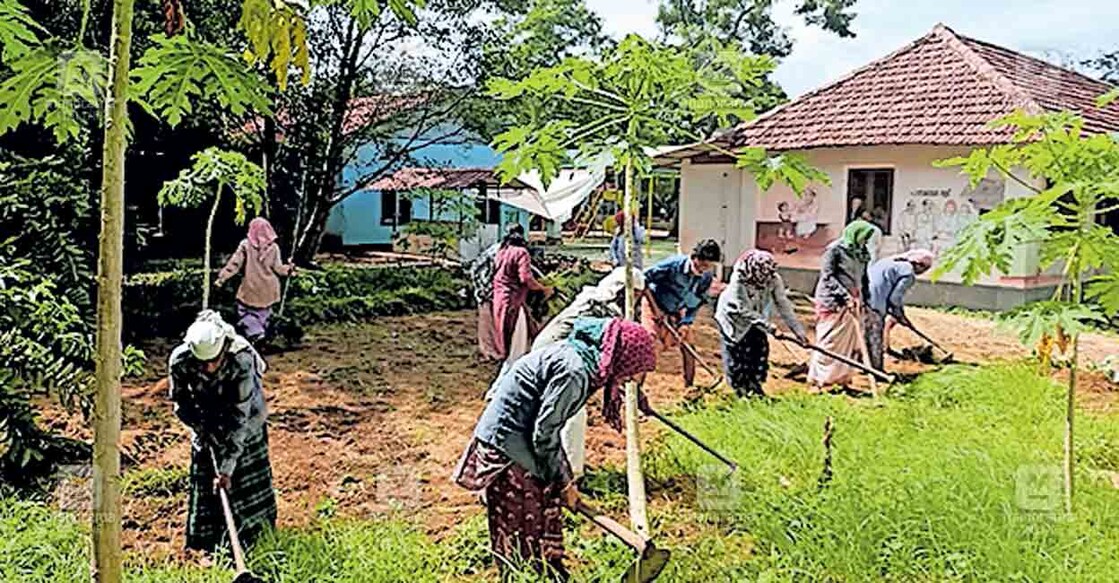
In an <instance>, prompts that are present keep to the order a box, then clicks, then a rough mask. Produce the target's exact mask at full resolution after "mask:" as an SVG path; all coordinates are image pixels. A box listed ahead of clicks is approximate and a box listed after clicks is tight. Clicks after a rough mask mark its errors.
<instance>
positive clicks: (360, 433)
mask: <svg viewBox="0 0 1119 583" xmlns="http://www.w3.org/2000/svg"><path fill="white" fill-rule="evenodd" d="M805 312H807V311H805ZM806 315H807V314H806ZM911 315H912V317H913V319H914V321H915V323H916V324H917V325H918V326H919V327H921V328H922V329H923V330H925V331H926V332H927V333H928V334H930V335H932V336H933V337H935V338H938V339H943V343H944V344H945V345H946V346H948V347H949V348H950V349H951V350H952V351H954V352H955V353H956V356H957V358H958V359H959V360H961V361H964V362H989V361H998V360H1007V359H1014V358H1020V357H1021V356H1022V355H1023V354H1024V353H1025V351H1024V349H1023V348H1022V347H1021V346H1020V345H1019V344H1018V342H1017V341H1016V339H1015V338H1013V337H1012V336H1009V335H1007V334H1004V333H1000V332H997V331H996V330H995V326H994V325H993V324H992V323H990V322H987V321H984V320H979V319H973V318H966V317H961V316H954V315H947V314H942V313H938V312H933V311H927V310H913V311H912V314H911ZM710 321H711V319H710V317H709V316H708V315H704V316H701V318H700V322H701V324H700V330H699V334H698V349H699V351H700V352H701V354H702V355H703V356H704V357H705V358H706V359H707V360H708V361H709V362H710V363H711V364H713V365H715V366H718V365H719V362H720V360H719V346H718V340H717V336H716V333H715V330H714V328H713V327H712V326H711V325H710ZM806 323H810V322H809V321H808V318H807V317H806ZM809 329H811V328H809ZM916 343H917V342H916V339H915V337H913V336H912V335H911V334H909V333H908V332H905V331H903V332H899V333H898V334H897V335H896V336H895V340H894V345H895V347H900V346H907V345H911V344H916ZM166 349H167V347H151V348H149V352H148V353H149V356H150V357H151V358H152V361H153V362H155V361H160V362H162V360H163V358H164V353H161V352H159V351H165V350H166ZM792 351H793V352H791V353H790V352H788V351H787V350H786V349H785V348H784V347H782V346H781V345H780V344H779V343H774V345H773V347H772V359H773V361H774V364H775V368H774V370H773V374H771V381H770V383H769V387H768V389H769V390H770V391H771V392H784V391H792V390H803V385H801V384H799V383H796V382H794V381H789V380H785V379H783V378H781V377H782V375H783V374H784V372H786V370H785V368H783V367H786V366H789V365H791V364H794V363H795V362H796V361H797V359H798V358H803V356H802V355H803V352H802V351H800V350H799V349H797V348H795V347H794V348H792ZM1113 353H1119V339H1116V338H1112V337H1105V336H1099V335H1088V337H1087V338H1086V339H1085V340H1084V343H1083V354H1084V358H1085V359H1094V360H1098V359H1102V358H1103V357H1104V356H1106V355H1107V354H1113ZM269 363H270V367H271V368H270V370H269V372H268V373H267V375H266V377H265V387H266V391H267V399H268V402H269V407H270V410H271V417H270V429H269V431H270V440H271V446H272V461H273V467H274V470H275V475H276V486H277V489H278V493H279V500H280V508H279V511H280V517H281V518H280V524H281V526H298V525H305V524H307V523H309V522H310V521H312V520H313V519H314V517H315V516H316V515H317V512H318V508H320V506H322V505H324V503H325V505H327V506H331V507H333V508H335V509H336V511H337V513H338V515H340V516H352V517H369V516H373V515H378V514H382V513H386V512H390V511H402V512H404V513H405V514H406V515H407V516H409V517H413V518H416V519H418V520H421V521H422V522H423V523H424V524H425V525H426V526H427V528H428V530H429V531H430V532H432V533H433V534H435V535H436V536H438V535H440V534H442V533H445V532H447V530H448V529H449V528H450V527H452V526H453V525H455V524H458V523H460V522H461V521H462V520H463V519H464V518H466V517H467V516H470V515H472V514H474V513H476V512H478V511H479V507H478V506H477V504H476V503H475V502H474V501H473V499H472V498H471V496H469V495H468V494H466V493H465V492H464V491H462V490H461V489H459V488H456V487H454V486H453V485H452V484H451V483H450V481H449V478H448V477H449V474H450V472H451V469H452V468H453V467H454V465H455V462H456V461H457V459H458V456H459V454H460V453H461V451H462V449H463V447H464V446H465V444H466V442H467V441H468V439H469V435H470V432H471V430H472V429H473V425H474V422H475V420H476V419H477V416H478V414H479V413H480V411H481V408H482V404H483V403H482V400H481V395H482V394H483V392H484V391H485V389H486V387H487V386H488V385H489V382H490V379H491V377H492V376H493V374H494V373H495V367H494V366H493V365H488V364H483V363H481V362H479V361H478V359H477V357H476V351H475V323H474V315H473V313H472V312H453V313H439V314H429V315H423V316H412V317H403V318H393V319H382V320H377V321H375V322H372V323H367V324H360V325H336V326H328V327H321V328H316V329H313V330H312V331H311V332H310V334H309V335H308V337H307V338H306V340H305V348H303V349H301V350H298V351H295V352H290V353H286V354H280V355H274V356H272V357H270V358H269ZM888 366H889V367H890V368H891V369H892V370H902V371H906V372H916V371H919V370H921V369H922V367H921V366H919V365H915V364H912V363H898V362H896V361H889V363H888ZM163 372H164V371H162V370H154V371H152V375H153V376H152V379H149V381H148V382H143V383H135V384H130V385H129V386H127V387H126V388H125V398H124V412H125V417H124V419H125V421H124V440H123V441H124V447H125V451H126V452H127V453H128V456H129V457H130V458H131V459H132V460H133V461H134V465H133V466H132V468H131V471H133V472H135V471H137V470H140V471H150V470H152V469H156V468H185V467H186V466H187V465H188V461H189V444H188V438H187V431H186V429H185V428H184V427H183V426H182V425H181V424H180V423H178V422H177V421H176V420H175V419H174V418H173V416H172V414H171V411H170V406H169V404H168V402H167V400H166V398H165V395H166V388H167V387H166V381H163V380H156V379H159V376H160V375H162V374H163ZM711 381H712V379H710V378H708V377H707V375H705V374H704V373H703V372H702V371H701V372H700V373H699V379H698V382H699V383H700V384H710V382H711ZM1087 386H1088V389H1087V391H1086V395H1087V396H1086V399H1085V400H1086V402H1087V403H1089V404H1090V406H1093V407H1098V408H1104V409H1108V410H1116V409H1119V407H1117V406H1116V404H1117V403H1119V401H1117V399H1116V393H1115V392H1114V391H1113V390H1112V388H1111V387H1110V385H1107V384H1106V382H1104V381H1103V380H1102V378H1100V377H1098V375H1096V376H1095V377H1093V376H1092V375H1089V376H1088V382H1087ZM646 389H647V391H648V393H649V394H650V398H651V401H652V402H653V404H654V406H657V407H659V408H662V409H665V410H669V409H671V408H673V407H675V406H677V405H678V404H679V403H680V402H681V401H683V400H684V399H686V398H689V397H695V396H696V395H693V394H686V393H685V392H684V390H683V388H682V382H681V380H680V356H679V354H678V353H677V352H668V353H664V354H663V355H662V357H661V362H660V363H659V370H658V372H657V373H656V374H653V375H650V378H649V380H648V381H647V385H646ZM724 390H725V389H720V391H724ZM596 410H597V401H595V403H594V405H593V406H592V408H591V411H592V421H591V423H592V427H591V430H590V433H589V436H588V441H589V446H590V450H591V451H590V452H589V455H588V459H589V462H590V463H591V464H592V465H601V464H603V463H612V464H615V465H621V464H622V462H623V456H624V443H623V439H622V438H621V437H620V436H619V435H617V434H615V433H614V432H612V431H611V430H609V429H607V428H605V427H604V425H603V424H602V423H601V421H600V420H599V418H598V417H597V414H596ZM48 419H49V420H50V423H51V424H52V425H53V426H54V427H55V428H56V429H64V430H65V431H66V432H67V433H69V434H71V435H74V436H76V437H82V438H86V439H88V438H89V437H90V436H89V434H88V431H87V430H86V429H85V428H84V427H83V426H82V425H81V424H80V421H79V420H78V419H75V418H72V417H65V416H58V415H54V416H50V415H48ZM643 427H644V428H645V429H644V432H645V435H647V436H652V435H654V434H655V433H656V432H657V431H659V430H660V429H659V428H658V427H656V426H655V425H653V424H649V423H646V424H645V425H643ZM185 511H186V497H185V494H184V493H178V494H176V495H174V496H167V497H130V498H128V499H127V501H126V509H125V516H126V517H127V520H126V537H125V538H126V544H127V545H128V546H129V547H130V548H131V549H132V550H142V551H143V552H144V554H145V555H148V556H157V557H158V556H161V555H175V554H177V553H178V552H179V549H181V547H182V538H183V524H184V522H185Z"/></svg>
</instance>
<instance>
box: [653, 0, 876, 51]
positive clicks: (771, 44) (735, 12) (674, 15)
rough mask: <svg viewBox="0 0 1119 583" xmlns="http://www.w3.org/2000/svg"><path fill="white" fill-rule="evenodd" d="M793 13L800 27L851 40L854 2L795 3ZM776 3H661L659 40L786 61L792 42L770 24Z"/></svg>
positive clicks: (670, 0)
mask: <svg viewBox="0 0 1119 583" xmlns="http://www.w3.org/2000/svg"><path fill="white" fill-rule="evenodd" d="M798 1H799V3H798V5H797V9H796V13H797V14H798V15H801V16H803V17H804V20H805V23H806V24H809V25H815V26H819V27H821V28H823V29H824V30H827V31H829V32H833V33H835V34H837V35H839V36H841V37H853V36H855V33H854V31H852V30H851V21H852V20H854V17H855V15H854V13H852V12H851V11H850V10H851V8H852V7H853V6H854V5H855V1H856V0H798ZM777 3H778V0H661V3H660V10H659V13H658V14H657V24H658V25H659V26H660V29H661V31H662V33H663V34H665V35H668V36H674V37H677V38H680V39H682V40H683V41H685V43H687V44H693V45H694V44H698V43H699V42H701V40H702V39H704V38H706V37H708V36H715V37H716V38H718V39H719V40H721V41H723V42H724V43H728V44H732V43H733V44H737V45H738V46H739V47H740V48H741V49H742V50H745V51H749V52H751V53H754V54H756V55H770V56H772V57H777V58H781V57H787V56H788V55H789V53H790V52H792V47H793V41H792V39H790V38H789V35H788V33H787V30H786V28H785V27H782V26H781V25H780V24H778V23H777V22H776V21H775V20H774V19H773V14H772V12H773V6H774V5H775V4H777Z"/></svg>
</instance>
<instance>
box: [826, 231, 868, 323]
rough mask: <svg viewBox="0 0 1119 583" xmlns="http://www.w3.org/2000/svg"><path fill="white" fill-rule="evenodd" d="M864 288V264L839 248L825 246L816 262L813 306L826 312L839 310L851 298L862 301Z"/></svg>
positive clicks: (865, 288) (836, 245)
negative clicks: (818, 278) (819, 307)
mask: <svg viewBox="0 0 1119 583" xmlns="http://www.w3.org/2000/svg"><path fill="white" fill-rule="evenodd" d="M868 287H869V282H868V280H867V275H866V264H865V263H863V262H862V261H860V260H858V259H857V258H855V257H854V256H853V255H851V253H850V252H848V251H847V249H846V248H845V247H843V246H842V245H839V244H832V245H831V246H829V247H828V249H827V251H825V252H824V256H823V257H822V258H821V259H820V280H819V281H817V282H816V303H817V304H819V305H820V306H821V307H823V308H825V309H827V310H833V311H834V310H839V309H842V308H843V307H845V306H846V305H847V304H848V303H849V302H850V301H851V299H852V298H866V297H867V292H868V290H867V288H868Z"/></svg>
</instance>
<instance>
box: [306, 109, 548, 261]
mask: <svg viewBox="0 0 1119 583" xmlns="http://www.w3.org/2000/svg"><path fill="white" fill-rule="evenodd" d="M446 133H448V132H447V128H445V127H444V128H437V129H435V130H433V131H432V132H431V133H430V136H431V137H435V136H439V135H445V134H446ZM420 139H421V140H422V139H425V138H424V137H421V138H420ZM427 139H431V138H427ZM401 141H402V142H403V141H404V140H401ZM412 157H413V159H414V161H413V162H412V163H409V164H406V165H407V166H417V167H425V168H485V169H490V168H493V167H495V166H497V164H498V162H500V160H501V156H500V154H498V153H497V152H496V151H495V150H494V149H493V148H491V147H490V146H488V145H486V144H484V143H482V142H481V140H470V139H468V140H466V141H465V142H464V143H453V144H452V143H435V144H432V145H429V146H426V147H424V148H422V149H420V150H418V151H416V152H415V153H414V154H413V156H412ZM384 159H385V157H384V155H383V153H382V152H380V151H379V149H378V148H376V147H375V146H372V145H369V146H363V147H362V148H360V149H359V150H358V153H357V157H356V160H355V161H354V162H352V163H351V164H350V165H349V166H347V167H346V168H345V169H344V170H343V171H342V181H343V183H344V185H345V186H347V187H352V186H353V185H354V184H355V181H356V180H357V179H358V178H359V177H360V176H362V175H363V174H366V173H368V172H371V171H374V170H375V169H377V168H378V167H379V166H381V165H382V164H384ZM491 204H492V205H493V206H495V207H497V208H495V209H493V210H495V211H497V212H488V213H482V214H483V215H485V216H483V217H481V220H482V222H483V223H484V224H489V225H494V224H496V226H497V229H498V231H497V232H499V233H500V232H503V229H504V227H505V225H506V224H507V223H509V222H514V221H515V222H519V223H521V224H522V225H523V226H524V227H525V229H528V223H529V219H530V218H531V215H530V214H529V213H528V212H526V211H524V210H521V209H518V208H516V207H513V206H510V205H507V204H504V203H500V202H497V201H494V202H493V203H491ZM497 209H500V210H497ZM394 211H395V214H396V215H397V216H393V213H394ZM401 213H404V214H407V215H408V217H407V218H406V219H404V220H402V219H403V217H401V216H400V215H401ZM436 218H437V219H443V220H455V217H436ZM431 219H432V217H431V209H430V205H429V204H428V201H426V200H423V199H416V200H414V201H407V200H401V199H400V197H398V196H397V195H396V194H395V193H391V192H390V193H383V192H381V191H377V190H361V191H358V192H356V193H354V194H352V195H350V196H349V197H348V198H346V199H345V200H344V201H342V202H341V203H339V204H337V205H336V206H335V207H334V209H333V210H332V211H331V214H330V219H329V220H328V221H327V232H328V233H330V234H331V235H335V236H338V237H340V238H341V240H342V244H343V245H346V246H359V245H370V246H391V245H392V243H393V241H394V240H395V238H396V234H397V232H398V230H399V228H400V225H401V224H403V223H406V222H408V221H409V220H413V221H424V220H431Z"/></svg>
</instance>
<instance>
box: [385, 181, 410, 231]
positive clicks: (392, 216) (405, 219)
mask: <svg viewBox="0 0 1119 583" xmlns="http://www.w3.org/2000/svg"><path fill="white" fill-rule="evenodd" d="M411 221H412V201H411V199H408V198H406V197H402V196H400V195H399V194H398V193H397V192H396V191H394V190H385V191H382V192H381V224H382V225H391V226H393V227H399V226H400V225H407V224H408V223H410V222H411Z"/></svg>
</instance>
